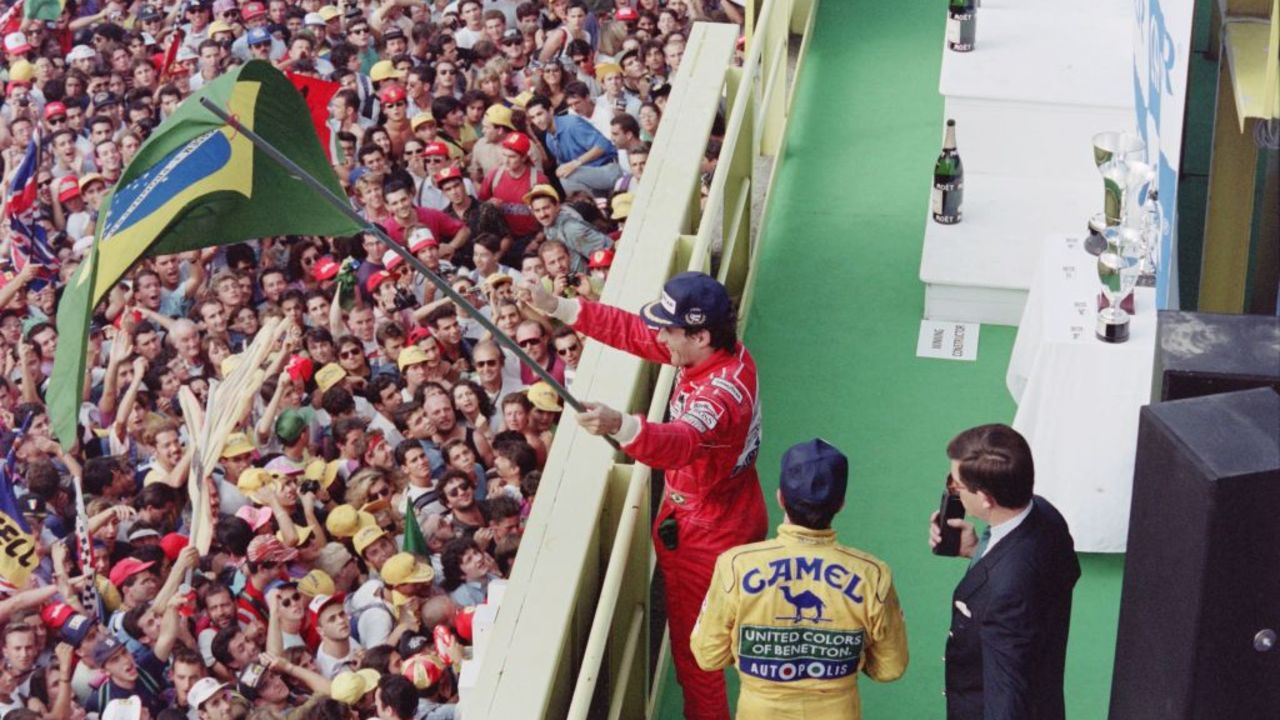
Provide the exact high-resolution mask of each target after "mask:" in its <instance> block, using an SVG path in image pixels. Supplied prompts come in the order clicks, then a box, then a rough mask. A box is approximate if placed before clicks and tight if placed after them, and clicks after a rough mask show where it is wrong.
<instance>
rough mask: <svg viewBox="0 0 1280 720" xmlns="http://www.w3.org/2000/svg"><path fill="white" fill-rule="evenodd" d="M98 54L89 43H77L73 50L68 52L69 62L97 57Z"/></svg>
mask: <svg viewBox="0 0 1280 720" xmlns="http://www.w3.org/2000/svg"><path fill="white" fill-rule="evenodd" d="M97 55H98V53H96V52H94V50H93V48H91V47H89V46H88V45H77V46H75V47H73V48H71V52H69V53H67V62H74V61H76V60H89V59H90V58H93V57H96V56H97Z"/></svg>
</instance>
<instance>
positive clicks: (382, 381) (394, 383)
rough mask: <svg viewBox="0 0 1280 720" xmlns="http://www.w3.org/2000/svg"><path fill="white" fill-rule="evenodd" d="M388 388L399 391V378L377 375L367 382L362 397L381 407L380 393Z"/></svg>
mask: <svg viewBox="0 0 1280 720" xmlns="http://www.w3.org/2000/svg"><path fill="white" fill-rule="evenodd" d="M384 327H387V326H384ZM379 332H381V329H379ZM379 341H381V338H379ZM389 387H394V388H396V389H399V388H400V380H399V378H397V377H396V376H394V375H391V374H388V373H379V374H377V375H374V376H373V379H372V380H370V381H369V385H368V386H367V389H366V390H365V395H364V396H365V399H366V400H368V401H369V402H370V403H371V404H374V405H381V404H382V392H383V391H384V390H386V389H387V388H389Z"/></svg>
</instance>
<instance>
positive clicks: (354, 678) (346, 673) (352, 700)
mask: <svg viewBox="0 0 1280 720" xmlns="http://www.w3.org/2000/svg"><path fill="white" fill-rule="evenodd" d="M380 677H382V676H381V675H380V674H379V673H378V671H377V670H374V669H373V668H362V669H360V670H356V671H355V672H352V671H350V670H343V671H342V672H340V673H338V674H337V675H335V676H334V677H333V680H331V681H330V682H329V697H331V698H333V699H334V700H337V701H338V702H342V703H346V704H348V705H355V704H356V703H358V702H360V698H362V697H364V696H365V693H368V692H369V691H370V690H373V689H374V688H376V687H378V679H379V678H380Z"/></svg>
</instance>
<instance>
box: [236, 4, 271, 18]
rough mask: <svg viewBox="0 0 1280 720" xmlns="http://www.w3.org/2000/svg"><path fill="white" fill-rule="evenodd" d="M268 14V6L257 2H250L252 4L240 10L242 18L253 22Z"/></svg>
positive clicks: (245, 5)
mask: <svg viewBox="0 0 1280 720" xmlns="http://www.w3.org/2000/svg"><path fill="white" fill-rule="evenodd" d="M266 14H267V8H266V6H264V5H263V4H262V3H260V2H256V1H255V0H250V2H247V3H245V4H244V7H242V8H240V17H242V18H244V19H245V20H253V19H254V18H260V17H262V16H263V15H266Z"/></svg>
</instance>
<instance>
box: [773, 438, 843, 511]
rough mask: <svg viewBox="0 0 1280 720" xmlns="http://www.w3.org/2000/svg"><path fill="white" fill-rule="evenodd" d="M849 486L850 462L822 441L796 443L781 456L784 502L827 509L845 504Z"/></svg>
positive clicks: (819, 439)
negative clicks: (845, 493)
mask: <svg viewBox="0 0 1280 720" xmlns="http://www.w3.org/2000/svg"><path fill="white" fill-rule="evenodd" d="M848 484H849V459H848V458H846V457H845V456H844V453H842V452H840V451H839V450H837V449H836V448H835V446H833V445H831V444H829V443H828V442H827V441H826V440H822V439H821V438H814V439H813V440H807V441H805V442H802V443H797V444H795V445H792V446H791V447H790V448H788V450H787V452H786V454H784V455H783V456H782V477H781V479H780V480H779V482H778V485H779V486H780V488H781V489H782V501H783V502H784V503H795V502H807V503H812V504H814V505H820V506H824V507H831V506H838V505H840V503H843V502H844V491H845V488H846V487H847V486H848Z"/></svg>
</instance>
